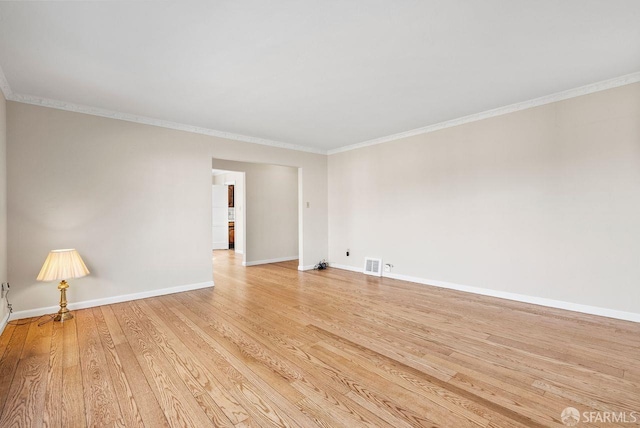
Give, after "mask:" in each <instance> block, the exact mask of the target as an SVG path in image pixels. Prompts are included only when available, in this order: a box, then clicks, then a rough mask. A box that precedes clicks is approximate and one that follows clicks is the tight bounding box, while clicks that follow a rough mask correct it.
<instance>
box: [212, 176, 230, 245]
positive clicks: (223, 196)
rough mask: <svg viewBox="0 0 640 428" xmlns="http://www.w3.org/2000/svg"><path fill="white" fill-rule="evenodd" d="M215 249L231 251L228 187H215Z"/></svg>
mask: <svg viewBox="0 0 640 428" xmlns="http://www.w3.org/2000/svg"><path fill="white" fill-rule="evenodd" d="M212 196H213V224H212V229H213V249H214V250H228V249H229V219H228V216H229V200H228V198H229V190H228V189H227V186H219V185H214V186H213V193H212Z"/></svg>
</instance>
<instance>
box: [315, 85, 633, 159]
mask: <svg viewBox="0 0 640 428" xmlns="http://www.w3.org/2000/svg"><path fill="white" fill-rule="evenodd" d="M637 82H640V72H636V73H632V74H627V75H625V76H620V77H615V78H613V79H609V80H603V81H601V82H596V83H591V84H589V85H585V86H580V87H579V88H574V89H568V90H566V91H562V92H557V93H555V94H551V95H545V96H544V97H540V98H535V99H532V100H528V101H523V102H520V103H515V104H511V105H508V106H504V107H498V108H495V109H492V110H487V111H483V112H480V113H474V114H470V115H468V116H464V117H459V118H457V119H451V120H447V121H445V122H440V123H436V124H434V125H429V126H424V127H422V128H417V129H412V130H410V131H405V132H400V133H398V134H393V135H388V136H386V137H380V138H375V139H373V140H368V141H363V142H361V143H356V144H351V145H348V146H343V147H339V148H337V149H332V150H328V151H327V154H328V155H334V154H336V153H342V152H347V151H350V150H355V149H360V148H362V147H368V146H375V145H377V144H382V143H388V142H391V141H396V140H400V139H402V138H407V137H413V136H414V135H420V134H427V133H429V132H434V131H438V130H440V129H445V128H451V127H453V126H458V125H462V124H465V123H470V122H476V121H478V120H483V119H488V118H490V117H496V116H502V115H504V114H508V113H513V112H516V111H520V110H525V109H528V108H532V107H538V106H541V105H545V104H550V103H555V102H557V101H562V100H567V99H569V98H575V97H580V96H582V95H587V94H591V93H594V92H599V91H604V90H606V89H612V88H617V87H618V86H624V85H629V84H631V83H637Z"/></svg>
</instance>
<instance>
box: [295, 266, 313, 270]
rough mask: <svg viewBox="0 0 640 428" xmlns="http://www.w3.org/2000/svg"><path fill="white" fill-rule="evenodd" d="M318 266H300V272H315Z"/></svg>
mask: <svg viewBox="0 0 640 428" xmlns="http://www.w3.org/2000/svg"><path fill="white" fill-rule="evenodd" d="M315 267H316V265H306V266H302V265H298V270H302V271H304V270H313V269H315Z"/></svg>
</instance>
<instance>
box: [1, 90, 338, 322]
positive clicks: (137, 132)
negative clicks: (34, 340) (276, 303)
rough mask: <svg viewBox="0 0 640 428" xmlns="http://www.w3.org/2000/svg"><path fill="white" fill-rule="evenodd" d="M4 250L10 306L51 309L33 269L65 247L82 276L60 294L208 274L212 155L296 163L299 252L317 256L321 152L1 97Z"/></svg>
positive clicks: (322, 233) (50, 296)
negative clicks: (73, 252)
mask: <svg viewBox="0 0 640 428" xmlns="http://www.w3.org/2000/svg"><path fill="white" fill-rule="evenodd" d="M7 107H8V116H7V117H8V122H7V123H8V151H7V156H8V183H9V191H8V207H9V210H8V224H9V234H8V235H9V236H8V253H9V280H10V281H11V284H12V296H13V299H12V303H13V304H14V310H16V311H24V310H28V309H34V308H40V307H46V306H54V305H56V303H57V301H58V298H59V294H58V291H57V290H56V286H55V284H49V283H38V282H36V281H35V277H36V275H37V274H38V271H39V269H40V267H41V265H42V263H43V261H44V259H45V257H46V255H47V252H48V251H49V250H51V249H53V248H60V247H75V248H77V249H78V251H79V252H80V254H81V255H82V256H83V257H84V259H85V262H86V263H87V265H88V267H89V269H90V270H91V275H90V276H88V277H86V278H81V279H78V280H73V281H70V284H71V287H70V289H69V300H70V302H81V301H87V300H91V299H100V298H108V297H112V296H119V295H124V294H131V293H138V292H146V291H150V290H156V289H161V288H167V287H174V286H180V285H188V284H194V283H202V282H207V281H211V279H212V266H211V161H212V158H223V159H233V160H240V161H246V162H260V163H268V164H278V165H287V166H293V167H296V168H301V169H302V171H303V186H302V190H301V191H302V194H303V198H304V200H305V201H310V208H309V209H306V210H305V212H304V216H303V221H302V230H303V231H304V247H303V251H302V256H303V260H309V262H308V263H309V264H312V263H314V261H315V260H318V259H320V258H322V257H325V255H326V253H327V235H328V234H327V176H326V162H327V158H326V156H323V155H317V154H311V153H304V152H299V151H292V150H286V149H279V148H273V147H267V146H261V145H256V144H249V143H243V142H238V141H229V140H224V139H221V138H216V137H210V136H205V135H199V134H191V133H187V132H181V131H175V130H170V129H165V128H159V127H154V126H148V125H141V124H137V123H131V122H126V121H119V120H114V119H107V118H102V117H96V116H90V115H84V114H79V113H72V112H67V111H62V110H55V109H50V108H45V107H37V106H32V105H27V104H21V103H15V102H9V103H7Z"/></svg>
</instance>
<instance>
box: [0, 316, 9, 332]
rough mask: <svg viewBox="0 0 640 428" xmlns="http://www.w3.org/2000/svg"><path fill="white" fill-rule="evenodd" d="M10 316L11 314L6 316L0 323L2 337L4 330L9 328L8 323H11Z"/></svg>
mask: <svg viewBox="0 0 640 428" xmlns="http://www.w3.org/2000/svg"><path fill="white" fill-rule="evenodd" d="M9 315H11V314H10V313H9V314H7V315H5V316H4V318H3V319H2V322H0V335H1V334H2V332H4V328H5V327H6V326H7V323H8V322H9Z"/></svg>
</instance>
